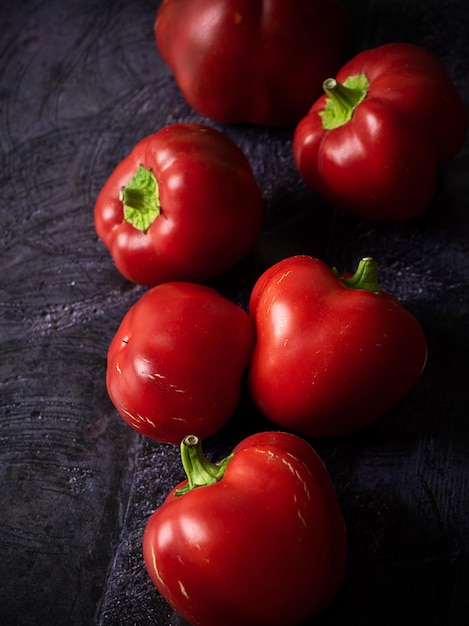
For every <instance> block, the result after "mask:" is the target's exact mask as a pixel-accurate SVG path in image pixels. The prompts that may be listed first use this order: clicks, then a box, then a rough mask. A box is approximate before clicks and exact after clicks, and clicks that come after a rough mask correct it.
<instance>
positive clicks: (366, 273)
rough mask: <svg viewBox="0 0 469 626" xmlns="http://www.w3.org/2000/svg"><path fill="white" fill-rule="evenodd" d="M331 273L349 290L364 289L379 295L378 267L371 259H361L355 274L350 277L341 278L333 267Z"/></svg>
mask: <svg viewBox="0 0 469 626" xmlns="http://www.w3.org/2000/svg"><path fill="white" fill-rule="evenodd" d="M332 271H333V272H334V274H335V275H336V276H338V277H339V278H340V280H341V281H342V282H343V284H344V285H345V286H346V287H349V288H350V289H365V290H366V291H370V292H371V293H376V294H377V295H379V294H380V293H381V289H380V286H379V282H378V266H377V264H376V261H375V260H374V259H372V258H371V257H365V258H363V259H361V261H360V262H359V264H358V267H357V269H356V270H355V273H354V274H353V275H352V276H350V277H344V276H341V275H340V273H339V271H338V270H337V269H336V268H335V267H334V268H333V270H332Z"/></svg>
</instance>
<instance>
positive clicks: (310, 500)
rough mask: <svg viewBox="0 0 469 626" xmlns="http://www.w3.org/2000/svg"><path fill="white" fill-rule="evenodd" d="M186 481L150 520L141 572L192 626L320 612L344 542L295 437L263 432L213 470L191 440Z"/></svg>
mask: <svg viewBox="0 0 469 626" xmlns="http://www.w3.org/2000/svg"><path fill="white" fill-rule="evenodd" d="M181 454H182V459H183V464H184V467H185V469H186V473H187V475H188V479H189V480H188V481H185V482H183V483H181V485H179V486H178V487H177V488H175V489H174V490H173V491H172V492H171V493H170V494H169V495H168V497H167V499H166V500H165V502H164V504H163V505H162V506H161V507H160V508H159V509H157V510H156V511H155V512H154V513H153V515H152V516H151V518H150V520H149V522H148V524H147V526H146V528H145V532H144V537H143V556H144V560H145V564H146V567H147V570H148V573H149V575H150V577H151V579H152V581H153V583H154V585H155V586H156V587H157V589H158V590H159V591H160V593H161V594H162V595H163V597H164V598H165V599H166V600H167V602H168V603H169V604H170V605H171V606H172V607H173V608H174V609H175V610H176V611H177V612H178V613H179V614H180V615H181V616H182V617H183V618H184V619H186V620H187V621H188V622H189V623H190V624H192V625H193V626H221V625H223V626H241V625H242V626H294V625H296V624H300V623H301V622H302V621H303V620H305V619H306V618H307V617H310V616H312V615H315V614H317V613H318V612H320V611H322V610H323V609H325V608H326V607H327V606H328V605H329V604H330V603H331V602H332V600H333V598H334V597H335V596H336V594H337V592H338V590H339V588H340V586H341V584H342V581H343V578H344V573H345V567H346V561H347V539H346V532H345V525H344V520H343V517H342V513H341V510H340V506H339V502H338V500H337V496H336V494H335V491H334V488H333V485H332V482H331V480H330V478H329V475H328V473H327V470H326V468H325V467H324V465H323V463H322V461H321V460H320V458H319V457H318V456H317V454H316V453H315V452H314V450H313V449H312V448H311V446H310V445H309V444H307V443H306V441H304V440H303V439H301V438H299V437H297V436H295V435H292V434H288V433H280V432H264V433H260V434H256V435H252V436H251V437H248V438H247V439H245V440H244V441H243V442H241V443H240V444H239V445H238V446H237V447H236V448H235V449H234V451H233V453H232V454H231V455H230V456H229V457H227V458H226V459H224V460H223V461H222V462H221V463H219V464H214V463H211V462H209V461H207V459H205V457H204V456H203V454H202V451H201V448H200V442H199V441H198V440H197V438H195V437H193V436H189V437H186V438H185V439H184V441H183V442H182V444H181Z"/></svg>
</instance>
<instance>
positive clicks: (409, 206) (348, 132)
mask: <svg viewBox="0 0 469 626" xmlns="http://www.w3.org/2000/svg"><path fill="white" fill-rule="evenodd" d="M324 90H325V92H326V93H325V94H323V95H322V96H321V97H320V98H319V99H318V100H317V101H316V102H315V103H314V104H313V106H312V107H311V109H310V112H309V114H308V115H306V116H305V117H304V118H303V119H302V120H301V121H300V123H299V124H298V125H297V128H296V130H295V133H294V137H293V152H294V157H295V162H296V165H297V167H298V171H299V173H300V175H301V177H302V178H303V179H304V181H305V182H306V183H307V184H308V185H309V186H310V187H311V188H312V189H313V190H314V191H316V192H317V193H318V194H319V195H320V196H322V197H323V198H325V199H326V200H328V201H329V202H330V203H332V204H333V205H335V206H337V207H338V208H339V209H342V210H344V211H349V212H351V213H354V214H356V215H358V216H361V217H365V218H369V219H373V220H383V221H397V220H404V219H409V218H411V217H415V216H416V215H419V214H420V213H422V212H423V211H424V210H425V209H427V208H428V206H429V205H430V203H431V200H432V198H433V196H434V193H435V190H436V186H437V180H438V169H439V167H440V166H441V165H442V164H443V163H445V162H447V161H448V160H450V159H452V158H453V157H454V156H456V154H457V153H458V152H459V150H460V149H461V148H462V146H463V144H464V141H465V138H466V123H467V120H466V113H465V110H464V105H463V102H462V99H461V97H460V95H459V94H458V92H457V90H456V87H455V85H454V83H453V82H452V80H451V78H450V76H449V75H448V73H447V71H446V69H445V68H444V66H443V65H442V64H441V63H440V61H439V60H438V59H437V58H436V57H435V56H434V55H433V54H431V53H430V52H429V51H427V50H425V49H424V48H422V47H420V46H416V45H412V44H403V43H393V44H386V45H383V46H380V47H378V48H375V49H372V50H367V51H365V52H362V53H360V54H358V55H357V56H356V57H355V58H353V59H352V60H351V61H349V62H348V63H347V64H346V65H345V66H344V67H343V68H342V69H341V70H340V71H339V72H338V74H337V76H336V78H335V79H328V80H326V81H325V82H324Z"/></svg>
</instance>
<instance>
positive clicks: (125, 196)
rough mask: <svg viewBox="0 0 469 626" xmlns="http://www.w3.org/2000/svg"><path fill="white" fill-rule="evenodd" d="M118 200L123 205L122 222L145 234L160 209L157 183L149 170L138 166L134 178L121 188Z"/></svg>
mask: <svg viewBox="0 0 469 626" xmlns="http://www.w3.org/2000/svg"><path fill="white" fill-rule="evenodd" d="M119 200H120V201H121V202H122V203H123V205H124V220H125V221H126V222H129V224H132V226H134V227H135V228H137V229H138V230H141V231H142V232H143V233H145V232H146V231H147V230H148V229H149V228H150V226H151V225H152V224H153V222H154V221H155V219H156V218H157V217H158V216H159V214H160V209H161V205H160V197H159V193H158V181H157V180H156V177H155V175H154V174H153V172H152V171H151V169H149V168H146V167H143V165H139V167H138V170H137V172H136V173H135V174H134V176H133V177H132V178H131V179H130V181H129V182H128V183H127V185H125V186H124V187H122V189H121V192H120V196H119Z"/></svg>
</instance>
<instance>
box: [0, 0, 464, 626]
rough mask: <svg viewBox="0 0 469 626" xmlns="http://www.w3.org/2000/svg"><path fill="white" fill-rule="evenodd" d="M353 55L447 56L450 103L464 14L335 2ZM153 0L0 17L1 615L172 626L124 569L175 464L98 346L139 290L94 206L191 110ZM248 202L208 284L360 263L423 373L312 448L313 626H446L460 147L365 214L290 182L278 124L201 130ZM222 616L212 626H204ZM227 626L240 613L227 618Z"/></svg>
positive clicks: (137, 554)
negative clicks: (297, 259) (300, 260)
mask: <svg viewBox="0 0 469 626" xmlns="http://www.w3.org/2000/svg"><path fill="white" fill-rule="evenodd" d="M347 4H348V5H349V7H350V8H351V10H352V12H353V15H354V18H355V23H356V32H357V38H356V44H357V49H360V48H364V47H372V46H375V45H379V44H381V43H385V42H388V41H396V40H404V41H412V42H415V43H418V44H421V45H424V46H425V47H427V48H428V49H430V50H431V51H433V52H435V53H436V54H437V55H438V56H439V57H440V58H441V60H442V61H443V62H444V63H445V64H446V66H447V68H448V70H449V71H450V73H451V75H452V77H453V79H454V81H455V82H456V84H457V86H458V88H459V90H460V92H461V94H462V96H463V98H464V100H465V103H466V105H467V104H469V79H468V77H469V54H468V35H467V33H468V25H469V5H468V4H467V3H466V2H465V1H461V2H457V1H455V0H420V1H418V0H392V1H391V0H376V1H373V0H350V1H349V2H348V3H347ZM157 6H158V2H156V1H153V2H151V1H150V0H130V1H126V0H112V1H111V0H67V1H64V0H27V1H26V0H24V1H23V0H16V1H12V2H10V3H8V7H6V8H5V7H3V8H2V11H1V14H0V148H1V151H0V624H2V625H3V626H13V625H18V626H22V625H35V626H36V625H39V626H41V625H43V624H44V625H47V626H56V625H57V626H64V625H67V624H73V625H75V624H76V625H82V624H83V625H90V624H97V625H100V626H117V625H122V626H124V625H125V626H129V625H135V626H140V625H141V626H147V625H150V624H152V625H154V624H158V625H161V626H165V625H169V624H171V625H175V624H181V623H182V622H181V621H180V619H179V618H178V617H177V616H176V615H175V614H174V613H173V612H172V611H171V609H169V608H168V606H167V605H166V604H165V602H164V601H163V600H162V599H161V598H160V597H159V596H158V595H157V593H156V591H155V590H154V589H153V587H152V585H151V583H150V581H149V579H148V577H147V575H146V573H145V571H144V567H143V561H142V557H141V538H142V533H143V529H144V526H145V522H146V520H147V519H148V517H149V515H150V514H151V513H152V511H153V510H154V509H155V508H156V507H157V506H158V505H159V504H160V503H161V502H162V500H163V498H164V496H165V494H166V493H167V492H168V490H169V489H170V487H172V486H173V485H174V484H175V483H176V482H177V481H178V480H180V479H181V478H182V471H181V469H180V466H179V461H178V450H177V449H176V448H175V447H172V446H167V445H166V446H165V445H160V444H157V443H155V442H151V441H147V440H143V439H142V438H141V437H140V436H138V435H136V434H134V433H133V431H132V432H131V430H130V428H129V427H127V426H126V425H125V424H124V423H123V422H122V420H120V418H118V417H117V415H116V412H115V411H114V409H113V407H112V405H111V403H110V401H109V400H108V397H107V394H106V390H105V383H104V376H105V358H106V350H107V346H108V344H109V342H110V340H111V339H112V336H113V334H114V332H115V330H116V329H117V326H118V324H119V322H120V320H121V318H122V316H123V315H124V313H125V312H126V310H127V309H128V308H129V306H130V305H131V304H132V303H133V302H135V300H136V299H137V298H138V297H139V296H140V295H141V293H142V288H140V287H136V286H133V285H131V284H129V283H127V282H126V281H125V280H123V278H121V277H120V275H118V273H117V272H116V270H115V269H114V267H113V264H112V261H111V259H110V257H109V255H108V254H107V251H106V250H105V249H104V247H103V246H102V245H101V243H100V242H99V241H98V240H97V238H96V235H95V232H94V228H93V205H94V200H95V198H96V195H97V193H98V192H99V190H100V188H101V185H102V184H103V183H104V181H105V180H106V178H107V176H108V175H109V174H110V172H111V171H112V169H113V168H114V166H115V165H116V164H117V163H118V161H119V160H120V159H121V158H122V157H124V155H126V153H127V152H128V151H129V150H130V149H131V148H132V147H133V145H134V144H135V143H136V142H137V141H138V140H139V139H140V138H142V137H143V136H145V135H147V134H149V133H151V132H154V131H156V130H157V129H159V128H161V127H162V126H164V125H166V124H170V123H173V122H178V121H186V120H190V121H206V120H202V119H201V118H200V117H199V116H197V115H196V114H195V113H194V112H192V111H191V110H190V109H189V108H188V106H187V105H186V104H185V102H184V101H183V99H182V97H181V95H180V94H179V92H178V89H177V88H176V86H175V84H174V82H173V80H172V77H171V75H170V72H169V70H168V69H167V68H166V67H165V66H164V65H163V63H162V61H161V59H160V57H159V55H158V53H157V51H156V47H155V44H154V40H153V32H152V28H153V20H154V15H155V12H156V9H157ZM218 127H219V128H220V129H221V130H223V131H224V132H226V133H227V134H228V135H229V136H230V137H231V138H233V139H234V140H235V141H236V142H237V143H238V144H239V145H240V146H241V148H242V149H243V150H244V151H245V152H246V154H247V156H248V157H249V159H250V161H251V164H252V166H253V169H254V171H255V174H256V177H257V179H258V181H259V184H260V186H261V188H262V190H263V193H264V198H265V227H264V231H263V234H262V237H261V239H260V241H259V242H258V245H257V246H256V248H255V250H254V251H253V252H252V254H251V255H250V256H249V258H247V259H246V260H245V261H244V262H243V263H241V264H240V265H239V266H238V267H236V268H234V269H233V270H232V271H230V272H228V273H227V274H226V275H225V276H223V277H222V278H221V279H220V280H217V281H216V282H215V283H214V284H215V286H216V287H217V288H219V289H220V290H221V291H222V292H223V293H225V294H226V295H228V296H229V297H230V298H232V299H233V300H235V301H237V302H238V303H240V304H241V305H242V306H246V302H247V298H248V294H249V290H250V288H251V287H252V284H253V282H254V281H255V279H256V278H257V276H258V275H259V274H260V272H261V271H262V270H264V269H265V268H266V267H267V266H268V265H269V264H271V263H273V262H274V261H277V260H279V259H281V258H282V257H284V256H287V255H290V254H295V253H309V254H313V255H315V256H319V257H321V258H322V259H323V260H325V261H326V262H328V263H329V264H331V265H336V266H338V267H339V268H340V269H342V270H344V271H351V270H353V269H354V267H355V264H356V263H357V261H358V259H359V258H361V257H362V256H366V255H372V256H374V257H375V258H376V259H377V261H378V263H379V266H380V278H381V283H382V286H383V288H385V289H386V290H388V291H391V292H393V293H394V294H395V295H396V296H397V297H399V298H400V299H401V300H402V301H403V303H404V304H405V305H406V306H407V308H408V309H409V310H411V311H412V312H413V313H414V314H415V315H416V316H417V317H418V318H419V319H420V321H421V323H422V325H423V326H424V328H425V331H426V333H427V337H428V343H429V362H428V367H427V370H426V372H425V374H424V376H423V378H422V380H421V381H420V383H419V384H418V386H417V387H416V388H415V389H414V390H413V391H412V393H410V394H409V395H408V396H407V397H406V398H405V399H404V400H403V401H402V402H401V403H400V404H399V405H398V406H396V407H395V409H393V410H392V411H390V412H389V414H387V415H386V416H384V417H383V418H382V419H380V420H379V421H378V422H376V423H375V424H373V425H372V426H370V427H368V428H366V429H364V430H362V431H360V432H357V433H355V434H353V435H350V436H346V437H342V438H340V439H337V440H331V441H327V442H313V444H314V445H315V447H316V449H317V451H318V452H319V454H320V455H321V456H322V458H323V459H324V461H325V463H326V465H327V467H328V469H329V471H330V474H331V477H332V479H333V481H334V484H335V486H336V489H337V493H338V496H339V499H340V502H341V505H342V507H343V511H344V515H345V518H346V522H347V526H348V530H349V540H350V564H349V571H348V574H347V579H346V581H345V584H344V587H343V589H342V592H341V593H340V595H339V597H338V598H337V600H336V601H335V603H334V604H333V606H331V608H330V609H329V610H328V611H327V612H326V613H325V614H324V615H322V616H321V618H319V619H317V620H316V621H315V622H314V623H315V624H317V625H320V626H331V625H340V626H342V625H347V626H348V625H350V624H353V625H355V624H357V625H358V624H359V625H360V626H368V625H370V626H371V625H372V626H378V625H379V626H387V625H389V626H391V625H392V626H394V625H395V624H401V623H410V622H412V623H415V622H416V621H417V620H418V623H422V624H426V626H466V625H467V623H468V615H469V601H468V596H469V593H468V591H469V565H468V556H469V528H468V525H469V523H468V517H469V501H468V500H469V496H468V494H469V484H468V482H469V480H468V467H469V462H468V458H469V391H468V389H469V385H468V373H469V365H468V351H469V328H468V321H469V215H468V208H469V154H468V143H467V142H466V146H465V148H464V150H463V151H462V153H461V154H460V155H459V156H458V157H457V158H456V159H455V160H454V161H453V162H452V163H450V164H449V165H448V166H447V167H446V168H445V170H444V171H443V172H442V177H441V184H440V187H439V191H438V194H437V197H436V198H435V201H434V203H433V205H432V207H431V209H430V210H429V211H428V212H427V213H426V214H425V215H424V216H423V217H421V218H419V219H417V220H414V221H412V222H411V223H408V224H402V225H394V226H383V225H377V224H372V223H368V222H364V221H361V220H358V219H355V218H353V217H351V216H345V215H344V214H342V213H340V212H338V211H336V210H334V209H333V208H332V207H330V206H328V205H327V204H325V203H324V202H322V201H321V200H319V199H318V198H317V197H315V196H314V194H312V193H311V192H309V191H308V190H307V189H306V188H305V186H304V185H303V184H302V183H301V182H300V181H299V178H298V175H297V173H296V170H295V168H294V165H293V160H292V154H291V137H292V129H290V128H289V129H283V130H274V131H273V130H271V129H262V128H252V127H248V128H247V127H223V126H218ZM264 427H268V425H266V424H265V423H264V422H263V420H262V418H261V417H260V416H259V415H258V414H257V413H256V411H255V410H254V409H253V408H252V406H251V404H250V402H249V400H248V398H246V397H243V398H242V400H241V403H240V407H239V410H238V412H237V414H236V415H235V416H234V417H233V420H232V421H231V422H230V424H229V425H228V426H227V427H226V428H225V429H224V430H223V431H222V432H220V433H219V434H218V435H217V436H215V437H213V438H212V440H211V441H210V442H207V446H206V450H207V452H208V453H209V454H210V456H211V458H212V459H213V460H217V459H218V458H221V457H222V456H224V455H225V454H226V453H228V452H229V450H230V449H231V447H232V446H234V445H235V444H236V443H237V442H238V441H239V440H240V438H241V437H243V436H244V435H246V434H248V433H250V432H252V431H254V430H256V429H259V428H264ZM220 626H222V625H220ZM240 626H241V625H240Z"/></svg>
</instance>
